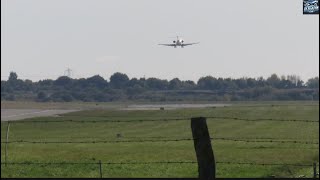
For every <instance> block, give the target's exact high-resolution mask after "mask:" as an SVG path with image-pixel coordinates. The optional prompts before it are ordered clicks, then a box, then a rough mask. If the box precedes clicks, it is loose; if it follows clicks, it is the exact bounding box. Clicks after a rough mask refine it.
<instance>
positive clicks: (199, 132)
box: [1, 116, 319, 179]
mask: <svg viewBox="0 0 320 180" xmlns="http://www.w3.org/2000/svg"><path fill="white" fill-rule="evenodd" d="M90 117H93V116H90ZM190 119H191V129H192V134H193V138H179V139H168V137H147V138H145V139H141V138H140V139H138V138H139V137H125V138H127V139H134V140H121V141H110V140H95V141H28V140H15V141H9V130H10V124H16V123H61V122H72V123H137V122H158V121H162V122H170V121H190ZM206 119H218V120H226V119H227V120H235V121H250V122H257V121H277V122H300V123H319V121H312V120H301V119H272V118H269V119H266V118H264V119H263V118H261V119H248V118H236V117H217V116H210V117H206V118H204V117H200V118H168V119H148V118H147V117H143V119H140V120H110V119H103V120H88V121H81V120H73V119H67V120H59V121H12V122H11V121H8V126H7V132H6V141H5V142H1V144H5V162H1V165H5V166H8V165H20V166H30V165H31V166H32V165H41V166H52V165H80V164H81V165H98V167H99V174H100V177H103V174H102V165H136V164H197V165H198V172H199V177H200V179H208V178H209V179H212V178H215V174H216V173H215V171H216V170H215V169H216V164H232V165H258V166H296V167H313V177H317V176H318V175H319V174H318V173H317V163H310V164H290V163H255V162H223V161H217V162H215V160H214V155H213V152H212V147H211V141H213V140H215V141H216V140H218V141H234V142H245V143H281V144H309V145H319V142H313V141H297V140H278V139H270V138H267V139H265V138H255V139H239V138H230V137H217V138H211V137H210V136H209V132H208V128H207V124H206ZM84 138H91V137H84ZM179 141H193V142H194V147H195V151H196V155H197V160H198V161H155V162H137V161H136V162H102V161H99V162H9V161H8V145H9V144H14V143H27V144H79V143H82V144H97V143H144V142H179ZM317 149H318V148H317Z"/></svg>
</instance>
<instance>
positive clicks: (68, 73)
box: [64, 68, 72, 78]
mask: <svg viewBox="0 0 320 180" xmlns="http://www.w3.org/2000/svg"><path fill="white" fill-rule="evenodd" d="M71 72H72V70H71V69H70V68H68V69H67V70H65V71H64V75H65V76H68V77H69V78H71Z"/></svg>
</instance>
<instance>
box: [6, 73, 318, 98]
mask: <svg viewBox="0 0 320 180" xmlns="http://www.w3.org/2000/svg"><path fill="white" fill-rule="evenodd" d="M1 100H12V101H13V100H34V101H42V102H48V101H64V102H70V101H86V102H88V101H98V102H110V101H126V100H136V101H200V100H201V101H235V100H237V101H242V100H319V77H314V78H311V79H309V80H308V81H307V82H303V81H302V80H301V79H300V78H299V76H296V75H288V76H281V77H279V76H278V75H276V74H272V75H271V76H270V77H268V78H267V79H264V78H262V77H259V78H239V79H232V78H215V77H212V76H206V77H202V78H200V79H199V80H198V82H194V81H190V80H187V81H181V80H179V79H178V78H174V79H172V80H170V81H168V80H162V79H158V78H147V79H146V78H139V79H137V78H132V79H130V78H129V77H128V76H127V75H126V74H123V73H119V72H117V73H114V74H113V75H112V76H111V77H110V81H107V80H106V79H104V78H103V77H101V76H99V75H95V76H92V77H89V78H80V79H72V78H69V77H67V76H61V77H59V78H57V79H56V80H51V79H46V80H40V81H38V82H32V81H31V80H21V79H19V78H18V75H17V74H16V73H15V72H11V73H10V75H9V78H8V80H6V81H1Z"/></svg>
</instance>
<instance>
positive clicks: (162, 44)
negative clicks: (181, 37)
mask: <svg viewBox="0 0 320 180" xmlns="http://www.w3.org/2000/svg"><path fill="white" fill-rule="evenodd" d="M158 45H162V46H176V44H158Z"/></svg>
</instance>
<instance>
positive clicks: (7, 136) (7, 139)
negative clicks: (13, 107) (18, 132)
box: [4, 121, 10, 166]
mask: <svg viewBox="0 0 320 180" xmlns="http://www.w3.org/2000/svg"><path fill="white" fill-rule="evenodd" d="M9 131H10V122H9V121H8V125H7V134H6V147H5V160H4V162H5V166H7V162H8V142H9Z"/></svg>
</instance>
